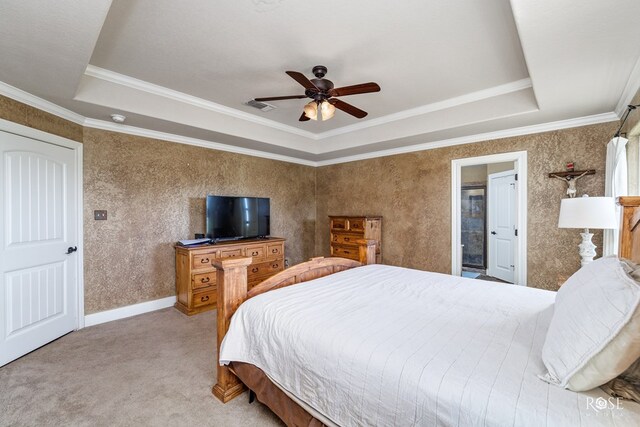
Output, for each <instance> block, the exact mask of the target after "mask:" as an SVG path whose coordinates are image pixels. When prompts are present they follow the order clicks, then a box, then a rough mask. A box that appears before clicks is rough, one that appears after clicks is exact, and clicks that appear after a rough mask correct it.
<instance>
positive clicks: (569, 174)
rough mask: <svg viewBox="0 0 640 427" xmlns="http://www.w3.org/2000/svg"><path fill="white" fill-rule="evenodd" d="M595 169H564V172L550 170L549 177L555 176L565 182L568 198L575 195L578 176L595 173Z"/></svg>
mask: <svg viewBox="0 0 640 427" xmlns="http://www.w3.org/2000/svg"><path fill="white" fill-rule="evenodd" d="M595 173H596V171H595V169H588V170H583V171H574V170H569V171H564V172H551V173H550V174H549V178H556V179H560V180H562V181H564V182H565V183H566V184H567V196H568V197H570V198H574V197H576V194H577V193H578V190H577V188H576V183H577V182H578V180H579V179H580V178H582V177H583V176H586V175H595Z"/></svg>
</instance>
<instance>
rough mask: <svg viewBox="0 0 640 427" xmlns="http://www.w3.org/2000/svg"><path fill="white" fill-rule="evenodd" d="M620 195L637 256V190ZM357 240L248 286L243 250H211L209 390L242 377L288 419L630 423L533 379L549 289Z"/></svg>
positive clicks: (221, 391) (597, 395) (632, 406)
mask: <svg viewBox="0 0 640 427" xmlns="http://www.w3.org/2000/svg"><path fill="white" fill-rule="evenodd" d="M621 204H622V205H623V209H624V214H623V221H622V226H621V245H620V248H621V255H622V256H625V257H627V258H630V259H634V260H635V261H638V259H639V258H640V253H637V252H636V251H637V249H636V248H640V243H639V242H640V237H638V238H636V234H637V233H640V227H637V225H638V223H639V222H640V212H639V210H640V198H624V199H622V200H621ZM359 244H360V255H361V256H360V262H355V261H349V260H344V259H340V258H327V259H325V258H315V259H312V260H311V261H309V262H307V263H303V264H300V265H298V266H295V267H292V268H291V269H289V270H285V271H284V272H282V273H279V274H278V275H276V276H274V277H272V278H271V279H269V280H267V281H266V282H263V283H262V284H261V285H259V286H257V287H255V288H253V289H252V290H251V291H249V292H247V291H246V289H247V288H246V262H247V260H243V259H233V260H218V261H217V263H218V264H217V268H218V286H219V288H218V289H219V295H218V304H219V308H218V348H219V358H220V362H221V364H220V366H218V381H217V383H216V385H215V386H214V388H213V393H214V395H216V396H217V397H218V398H219V399H220V400H222V401H223V402H226V401H228V400H230V399H232V398H234V397H236V396H237V395H238V394H240V393H242V392H243V391H244V389H245V384H246V385H247V386H248V387H249V388H250V389H251V390H252V391H253V392H255V393H256V394H257V397H258V400H260V401H262V402H263V403H265V404H267V406H269V407H270V408H271V409H272V410H273V411H274V412H275V413H276V414H277V415H278V416H279V417H280V418H281V419H282V420H283V421H284V422H285V423H286V424H287V425H322V424H325V425H340V426H351V425H403V426H404V425H462V426H464V425H488V426H504V425H517V426H520V425H531V426H538V425H559V426H560V425H561V426H564V425H620V426H623V425H624V426H626V425H638V424H639V421H638V420H640V405H638V404H636V403H633V402H627V401H625V402H624V407H623V408H622V409H619V408H617V407H611V406H610V405H607V407H603V408H598V407H596V406H595V405H594V402H599V401H602V400H603V399H608V398H609V396H608V395H606V394H605V393H604V392H603V391H601V390H600V389H594V390H591V391H588V392H581V393H576V392H573V391H570V390H565V389H563V388H559V387H556V386H552V385H550V384H548V383H546V382H543V381H541V380H540V379H539V378H538V375H540V374H541V373H542V372H543V371H544V366H543V365H542V361H541V359H540V352H541V348H542V344H543V343H544V339H545V334H546V331H547V328H548V326H549V322H550V319H551V316H552V314H553V304H554V300H555V293H554V292H550V291H544V290H539V289H533V288H522V287H517V286H505V285H504V284H499V283H495V282H481V281H477V280H473V279H465V278H461V277H455V276H449V275H444V274H437V273H429V272H423V271H416V270H409V269H404V268H398V267H391V266H382V265H374V263H373V261H374V260H375V253H374V249H373V248H374V247H373V242H368V241H364V240H363V241H360V242H359ZM248 261H250V260H248ZM243 263H244V265H243ZM355 267H358V268H355ZM221 284H222V286H221ZM292 284H296V286H290V285H292ZM308 301H313V304H308ZM232 316H233V321H231V317H232Z"/></svg>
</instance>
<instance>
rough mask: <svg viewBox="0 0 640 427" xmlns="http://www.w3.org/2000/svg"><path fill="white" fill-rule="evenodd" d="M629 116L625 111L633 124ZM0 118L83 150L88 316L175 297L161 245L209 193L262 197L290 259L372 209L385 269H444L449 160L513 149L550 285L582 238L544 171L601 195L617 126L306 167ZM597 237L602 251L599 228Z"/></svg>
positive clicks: (535, 253)
mask: <svg viewBox="0 0 640 427" xmlns="http://www.w3.org/2000/svg"><path fill="white" fill-rule="evenodd" d="M638 102H640V101H638ZM637 114H638V113H637V112H636V113H635V115H634V116H632V122H634V123H635V122H636V121H637V120H638V119H637V117H638V116H637ZM0 118H3V119H5V120H10V121H14V122H16V123H20V124H23V125H26V126H30V127H34V128H37V129H40V130H43V131H45V132H50V133H53V134H56V135H60V136H63V137H66V138H69V139H73V140H76V141H81V142H82V141H84V143H85V149H84V154H85V164H84V168H85V169H84V171H85V172H84V173H85V206H84V211H85V264H86V265H85V273H86V277H85V292H86V312H87V313H92V312H96V311H101V310H106V309H110V308H115V307H119V306H124V305H128V304H134V303H137V302H142V301H147V300H153V299H156V298H161V297H165V296H170V295H173V293H174V289H173V286H174V277H173V275H174V266H173V263H174V260H173V250H172V248H171V245H172V243H173V242H174V241H175V240H178V239H180V238H184V237H189V236H191V235H193V233H195V232H202V231H203V230H204V196H205V195H206V194H207V193H217V194H242V195H256V196H265V197H271V199H272V212H273V217H274V223H273V225H272V227H273V228H272V231H273V234H274V235H281V236H283V237H286V238H287V239H288V240H287V246H286V248H287V257H288V258H290V259H291V261H292V263H296V262H300V261H302V260H304V259H306V258H308V257H310V256H312V255H314V254H326V253H327V251H328V219H327V215H338V214H352V215H360V214H370V215H375V214H381V215H383V216H384V220H383V224H384V225H383V233H384V245H385V251H384V253H385V260H384V261H385V263H389V264H394V265H403V266H407V267H414V268H420V269H429V270H434V271H442V272H448V271H449V270H450V235H451V233H450V189H449V186H450V168H451V160H452V159H455V158H463V157H472V156H478V155H485V154H493V153H499V152H506V151H517V150H527V151H528V152H529V209H530V210H529V265H528V267H529V281H530V283H531V284H532V285H534V286H539V287H544V288H549V289H555V288H556V287H557V277H558V276H564V275H568V274H571V273H572V272H573V271H575V270H576V269H577V268H578V266H579V261H578V254H577V247H576V246H577V244H578V243H579V240H580V237H579V235H578V231H577V230H559V229H557V228H556V226H555V224H556V221H557V215H558V210H559V199H560V198H561V197H562V196H563V194H564V187H563V184H562V183H561V182H560V181H557V180H552V179H548V178H547V177H546V174H547V173H548V172H550V171H554V170H562V169H563V168H564V164H565V162H567V161H570V160H573V161H575V162H576V163H577V167H579V168H596V169H597V170H598V173H597V175H596V176H593V177H587V178H585V179H583V180H581V181H580V183H579V186H578V188H579V190H580V191H583V190H585V191H587V192H588V193H589V194H591V195H600V194H602V193H603V191H604V156H605V149H604V144H605V143H606V142H607V141H608V140H609V139H610V138H611V135H612V134H613V132H614V131H615V129H616V127H617V124H616V123H608V124H602V125H594V126H588V127H582V128H575V129H568V130H563V131H556V132H548V133H544V134H537V135H528V136H522V137H516V138H508V139H503V140H497V141H488V142H482V143H478V144H469V145H464V146H457V147H448V148H441V149H436V150H428V151H423V152H418V153H410V154H404V155H398V156H391V157H384V158H378V159H371V160H364V161H359V162H352V163H345V164H340V165H333V166H326V167H322V168H318V169H315V170H314V169H313V168H310V167H305V166H300V165H294V164H289V163H283V162H276V161H271V160H265V159H259V158H254V157H248V156H242V155H238V154H231V153H224V152H219V151H214V150H207V149H204V148H198V147H191V146H185V145H180V144H174V143H169V142H163V141H155V140H150V139H145V138H138V137H133V136H128V135H123V134H118V133H110V132H105V131H99V130H94V129H89V128H87V129H84V131H83V128H82V127H81V126H79V125H77V124H74V123H71V122H69V121H66V120H64V119H60V118H58V117H56V116H53V115H51V114H48V113H45V112H42V111H39V110H37V109H35V108H32V107H30V106H27V105H24V104H21V103H19V102H16V101H13V100H11V99H8V98H6V97H2V96H0ZM83 132H84V136H83ZM316 175H317V183H316ZM316 185H317V191H316V189H315V188H316ZM550 201H555V202H553V203H550ZM94 209H107V210H108V211H109V220H107V221H105V222H100V221H94V220H93V215H92V213H93V210H94ZM316 220H317V223H316ZM314 241H315V242H314ZM595 241H596V244H597V245H598V246H599V247H601V233H598V234H597V235H596V239H595ZM314 246H315V251H314Z"/></svg>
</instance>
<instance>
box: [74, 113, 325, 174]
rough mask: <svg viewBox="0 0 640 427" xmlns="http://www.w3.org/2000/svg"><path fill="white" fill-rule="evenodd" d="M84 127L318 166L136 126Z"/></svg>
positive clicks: (96, 123) (94, 123) (101, 123)
mask: <svg viewBox="0 0 640 427" xmlns="http://www.w3.org/2000/svg"><path fill="white" fill-rule="evenodd" d="M84 126H85V127H88V128H93V129H101V130H106V131H110V132H119V133H126V134H128V135H135V136H141V137H145V138H151V139H159V140H162V141H169V142H177V143H179V144H186V145H194V146H196V147H204V148H210V149H212V150H219V151H226V152H229V153H236V154H245V155H247V156H253V157H261V158H264V159H270V160H279V161H281V162H287V163H297V164H300V165H305V166H317V164H316V162H314V161H312V160H305V159H299V158H297V157H291V156H284V155H281V154H275V153H269V152H266V151H260V150H253V149H251V148H242V147H236V146H233V145H227V144H220V143H218V142H212V141H207V140H204V139H197V138H191V137H188V136H182V135H176V134H172V133H166V132H160V131H155V130H151V129H144V128H139V127H136V126H129V125H121V124H117V123H112V122H107V121H105V120H97V119H91V118H87V119H85V121H84Z"/></svg>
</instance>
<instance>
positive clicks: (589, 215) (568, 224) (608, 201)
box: [558, 195, 618, 267]
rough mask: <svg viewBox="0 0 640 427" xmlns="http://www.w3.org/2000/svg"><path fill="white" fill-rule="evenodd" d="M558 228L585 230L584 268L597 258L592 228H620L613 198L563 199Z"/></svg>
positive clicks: (582, 246) (583, 237)
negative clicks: (592, 239)
mask: <svg viewBox="0 0 640 427" xmlns="http://www.w3.org/2000/svg"><path fill="white" fill-rule="evenodd" d="M558 228H584V232H583V233H580V235H581V236H582V243H580V245H578V248H580V256H581V257H582V260H581V262H580V264H581V265H582V266H583V267H584V266H585V265H587V264H589V263H590V262H591V261H593V257H594V256H596V245H594V244H593V242H592V241H591V238H592V237H593V233H590V232H589V229H590V228H595V229H609V228H618V219H617V218H616V205H615V201H614V198H613V197H589V196H586V195H585V196H582V197H576V198H573V199H562V202H561V204H560V218H559V219H558Z"/></svg>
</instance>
